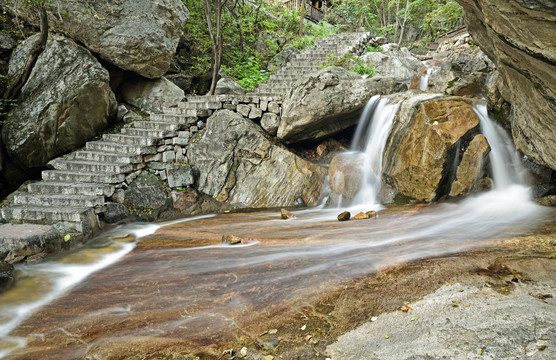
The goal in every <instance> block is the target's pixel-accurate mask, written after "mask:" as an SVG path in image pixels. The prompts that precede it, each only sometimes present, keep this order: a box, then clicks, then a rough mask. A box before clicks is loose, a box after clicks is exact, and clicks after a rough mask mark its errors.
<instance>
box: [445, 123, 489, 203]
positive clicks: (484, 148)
mask: <svg viewBox="0 0 556 360" xmlns="http://www.w3.org/2000/svg"><path fill="white" fill-rule="evenodd" d="M489 153H490V145H489V144H488V141H487V140H486V138H485V137H484V136H483V135H481V134H478V135H476V136H475V137H474V138H473V140H471V142H470V143H469V146H468V147H467V149H466V150H465V152H464V153H463V158H462V160H461V163H460V164H459V166H458V169H457V172H456V179H455V180H454V182H453V183H452V189H451V190H450V196H459V195H462V194H467V193H469V192H470V191H476V190H477V188H478V186H477V185H478V180H479V179H480V178H482V177H483V175H484V174H485V170H486V169H485V165H486V164H487V160H488V154H489Z"/></svg>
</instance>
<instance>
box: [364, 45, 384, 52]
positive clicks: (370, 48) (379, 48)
mask: <svg viewBox="0 0 556 360" xmlns="http://www.w3.org/2000/svg"><path fill="white" fill-rule="evenodd" d="M367 51H368V52H382V51H384V49H383V48H382V46H380V45H379V46H370V45H369V46H367Z"/></svg>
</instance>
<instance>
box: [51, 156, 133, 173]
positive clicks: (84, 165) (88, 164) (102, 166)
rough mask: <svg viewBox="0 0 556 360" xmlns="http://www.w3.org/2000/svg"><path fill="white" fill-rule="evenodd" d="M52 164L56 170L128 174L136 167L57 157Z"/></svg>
mask: <svg viewBox="0 0 556 360" xmlns="http://www.w3.org/2000/svg"><path fill="white" fill-rule="evenodd" d="M51 164H52V165H53V166H54V168H55V169H56V170H63V171H73V172H87V173H106V174H126V173H130V172H132V171H133V170H134V167H133V165H131V164H112V163H105V162H94V161H83V160H63V159H55V160H53V161H52V162H51Z"/></svg>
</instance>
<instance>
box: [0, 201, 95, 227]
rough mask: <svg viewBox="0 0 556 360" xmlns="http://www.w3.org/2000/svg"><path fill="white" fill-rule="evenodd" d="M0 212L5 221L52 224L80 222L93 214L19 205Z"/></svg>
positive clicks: (89, 211) (85, 210)
mask: <svg viewBox="0 0 556 360" xmlns="http://www.w3.org/2000/svg"><path fill="white" fill-rule="evenodd" d="M0 212H1V213H2V217H3V218H4V219H6V220H19V221H25V222H36V223H43V224H54V223H57V222H60V221H67V222H82V221H84V220H85V219H87V218H88V216H89V215H88V214H89V213H93V209H88V208H80V207H77V208H74V207H49V206H21V205H20V206H10V207H7V208H2V209H0Z"/></svg>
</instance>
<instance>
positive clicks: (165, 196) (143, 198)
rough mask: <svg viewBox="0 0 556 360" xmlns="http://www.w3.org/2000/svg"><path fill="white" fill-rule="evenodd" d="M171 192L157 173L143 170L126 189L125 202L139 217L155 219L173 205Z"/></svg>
mask: <svg viewBox="0 0 556 360" xmlns="http://www.w3.org/2000/svg"><path fill="white" fill-rule="evenodd" d="M169 192H170V191H169V189H168V187H167V186H165V184H164V182H163V181H162V180H160V179H159V178H158V177H157V176H156V175H154V174H151V173H149V172H147V171H142V172H141V174H139V176H138V177H137V179H135V180H134V181H133V182H132V183H131V184H130V185H129V188H128V189H127V190H126V191H125V193H124V196H125V197H124V202H123V204H124V205H125V206H126V207H127V208H128V209H129V210H130V211H131V213H132V214H134V215H135V217H136V218H137V219H140V220H144V221H154V220H156V219H157V218H158V217H159V215H160V213H161V212H163V211H165V210H167V209H168V208H169V206H170V205H171V202H172V199H171V197H170V196H169Z"/></svg>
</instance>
